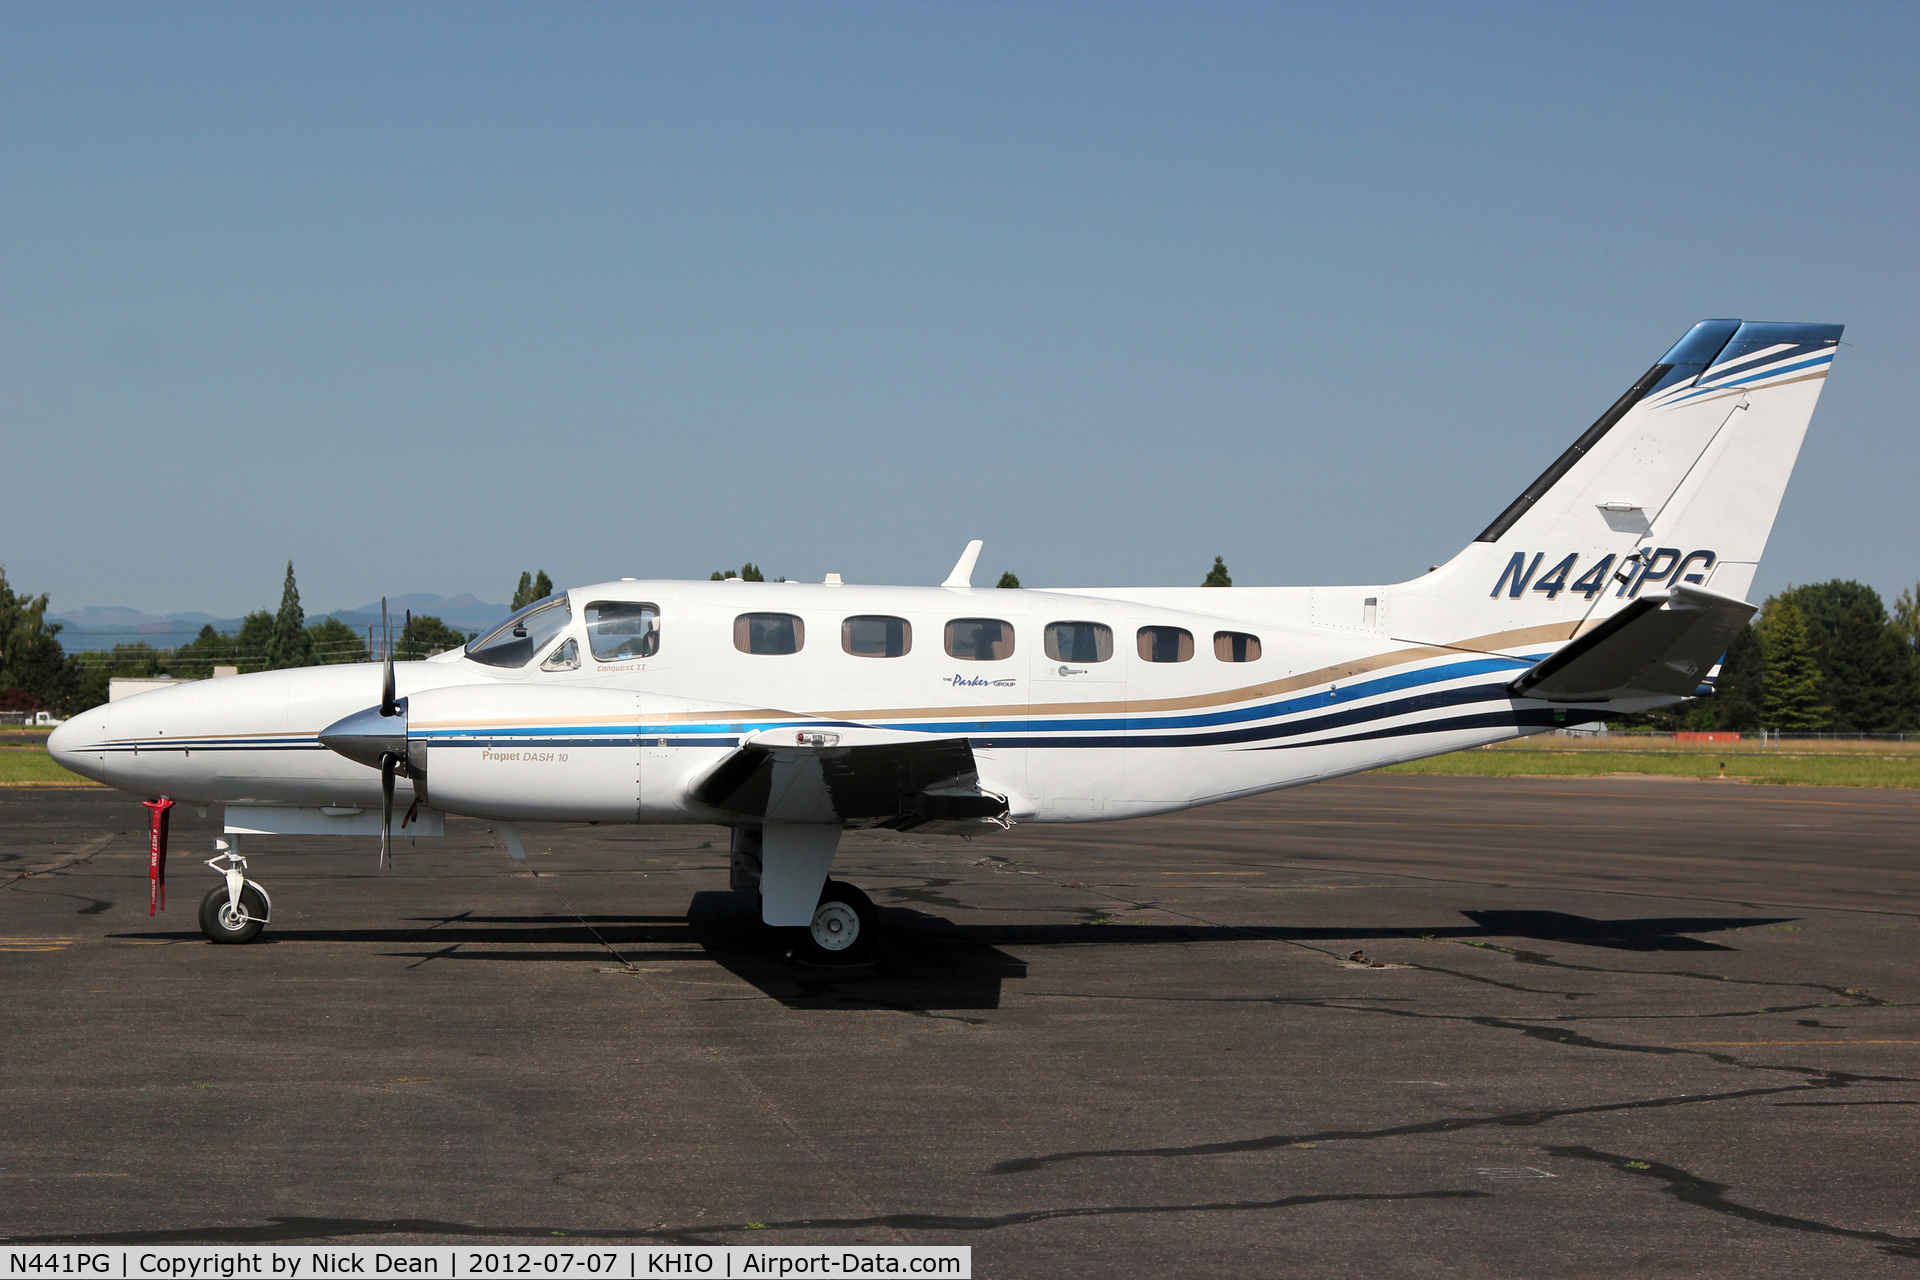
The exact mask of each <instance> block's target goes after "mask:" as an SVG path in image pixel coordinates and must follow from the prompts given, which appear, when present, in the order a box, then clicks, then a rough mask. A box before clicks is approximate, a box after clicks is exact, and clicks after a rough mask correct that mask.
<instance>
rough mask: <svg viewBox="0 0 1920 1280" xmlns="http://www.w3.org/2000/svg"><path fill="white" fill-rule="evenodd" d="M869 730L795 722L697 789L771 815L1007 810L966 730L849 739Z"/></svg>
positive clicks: (896, 819) (827, 818)
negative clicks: (982, 772) (985, 778)
mask: <svg viewBox="0 0 1920 1280" xmlns="http://www.w3.org/2000/svg"><path fill="white" fill-rule="evenodd" d="M860 735H861V731H860V730H858V729H853V730H841V731H839V732H833V731H827V732H820V731H812V730H802V731H801V732H799V733H793V732H791V731H787V732H786V733H785V734H783V735H782V736H787V737H788V738H789V741H788V742H776V741H770V740H768V739H770V738H772V736H773V735H762V737H761V738H759V739H757V740H750V741H749V742H748V743H746V745H744V746H742V747H741V748H740V749H739V750H738V751H735V752H734V753H733V754H732V755H730V756H728V757H727V758H726V759H725V760H722V761H721V762H720V764H719V766H718V767H717V768H715V769H714V771H713V772H712V773H710V774H708V775H707V777H706V778H705V779H704V780H703V781H702V782H701V783H700V784H699V785H698V786H696V787H695V788H694V790H693V798H694V799H695V800H698V801H699V802H700V803H702V804H706V805H712V806H713V807H714V808H716V809H721V810H725V811H726V812H728V813H735V814H740V815H742V816H744V817H751V818H758V819H760V820H762V821H764V822H785V823H793V822H801V823H820V822H853V823H857V824H861V825H877V826H896V827H903V828H910V827H918V826H924V825H926V824H928V823H932V822H962V823H970V822H975V821H981V820H985V821H998V820H1000V819H1002V818H1004V816H1005V815H1006V812H1007V801H1006V798H1005V797H1003V796H997V795H993V794H991V793H988V792H984V791H982V790H980V787H979V775H978V770H977V767H976V766H975V764H974V759H973V748H972V747H971V746H970V745H969V744H968V742H967V740H966V739H965V738H931V739H929V738H926V737H921V736H918V735H914V736H913V737H911V738H907V739H906V740H886V739H887V738H890V737H891V735H872V736H874V737H875V738H880V739H882V740H878V741H869V742H859V741H854V742H852V743H851V744H849V743H846V742H843V741H842V739H843V736H844V737H845V738H852V739H857V738H858V737H859V736H860Z"/></svg>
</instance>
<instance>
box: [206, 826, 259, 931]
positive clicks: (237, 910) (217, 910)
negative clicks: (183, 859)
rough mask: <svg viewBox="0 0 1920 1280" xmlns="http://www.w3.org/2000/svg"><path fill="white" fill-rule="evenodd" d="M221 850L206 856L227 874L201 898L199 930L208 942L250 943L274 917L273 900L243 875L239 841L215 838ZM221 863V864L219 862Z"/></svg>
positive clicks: (216, 845)
mask: <svg viewBox="0 0 1920 1280" xmlns="http://www.w3.org/2000/svg"><path fill="white" fill-rule="evenodd" d="M229 838H231V837H229ZM213 846H214V848H216V849H219V850H220V852H219V853H217V854H215V855H214V856H213V857H211V858H209V859H207V865H208V866H210V867H212V868H213V869H214V870H215V871H218V872H219V873H220V874H222V875H223V876H225V877H226V881H227V882H226V883H225V884H222V885H215V886H214V888H213V890H212V891H211V892H210V893H208V894H207V896H206V897H205V898H202V899H201V900H200V932H202V933H204V934H206V935H207V941H209V942H229V943H239V942H252V941H253V940H254V939H255V938H257V937H259V936H260V931H261V930H262V929H264V928H266V927H267V921H268V920H270V919H271V918H272V916H273V899H271V898H269V897H268V896H267V891H266V890H265V889H263V888H261V887H260V886H259V885H257V884H255V883H254V882H253V881H251V880H249V879H247V878H246V876H245V875H244V874H242V873H243V872H245V870H246V869H247V860H246V859H245V858H243V857H241V856H240V842H239V841H238V840H237V839H234V841H233V843H232V844H228V843H227V841H226V840H216V841H214V842H213ZM222 862H224V863H226V865H225V866H224V867H223V866H221V865H220V864H221V863H222Z"/></svg>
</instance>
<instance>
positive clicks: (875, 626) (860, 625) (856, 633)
mask: <svg viewBox="0 0 1920 1280" xmlns="http://www.w3.org/2000/svg"><path fill="white" fill-rule="evenodd" d="M840 647H841V648H842V649H845V650H846V651H847V652H848V653H850V654H852V655H853V656H854V657H856V658H899V657H903V656H905V655H906V653H907V651H908V650H910V649H912V648H913V624H912V623H910V622H908V621H907V620H906V619H905V618H890V617H888V616H886V615H885V614H879V613H869V614H862V615H860V616H859V617H857V618H848V619H847V620H846V621H845V622H842V623H841V624H840Z"/></svg>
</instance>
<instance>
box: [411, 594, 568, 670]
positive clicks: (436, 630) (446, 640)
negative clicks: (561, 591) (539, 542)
mask: <svg viewBox="0 0 1920 1280" xmlns="http://www.w3.org/2000/svg"><path fill="white" fill-rule="evenodd" d="M543 598H544V597H543ZM468 639H470V637H469V636H468V635H467V633H466V632H464V631H456V630H455V629H454V628H452V627H450V626H448V625H447V624H446V623H444V622H442V621H440V619H438V618H436V617H434V616H433V615H432V614H430V613H423V614H420V615H419V616H417V617H414V618H409V619H408V620H407V622H406V625H405V626H403V627H401V628H400V638H399V640H398V641H396V642H395V645H394V655H393V656H394V657H395V658H401V659H412V658H430V657H432V656H433V655H434V654H436V653H444V652H445V651H446V650H448V649H458V648H459V647H460V646H461V645H463V644H465V643H466V642H467V641H468Z"/></svg>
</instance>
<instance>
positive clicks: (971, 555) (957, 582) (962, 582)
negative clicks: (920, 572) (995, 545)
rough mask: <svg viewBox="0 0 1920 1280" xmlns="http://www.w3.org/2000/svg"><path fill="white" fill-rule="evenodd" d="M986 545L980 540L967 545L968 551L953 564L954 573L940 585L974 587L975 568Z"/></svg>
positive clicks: (961, 554)
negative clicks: (981, 550)
mask: <svg viewBox="0 0 1920 1280" xmlns="http://www.w3.org/2000/svg"><path fill="white" fill-rule="evenodd" d="M986 545H987V544H986V543H984V542H982V541H981V540H980V539H978V538H975V539H974V540H973V541H972V542H969V543H968V544H967V549H966V550H965V551H962V552H961V553H960V558H959V559H958V560H956V561H954V562H953V572H952V573H950V574H948V575H947V580H946V581H945V582H943V583H941V584H940V585H941V586H943V587H970V586H972V585H973V566H974V565H975V564H977V563H979V561H980V548H981V547H984V546H986Z"/></svg>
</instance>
